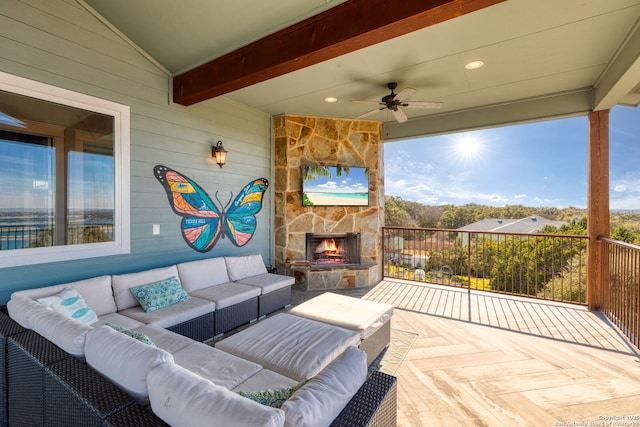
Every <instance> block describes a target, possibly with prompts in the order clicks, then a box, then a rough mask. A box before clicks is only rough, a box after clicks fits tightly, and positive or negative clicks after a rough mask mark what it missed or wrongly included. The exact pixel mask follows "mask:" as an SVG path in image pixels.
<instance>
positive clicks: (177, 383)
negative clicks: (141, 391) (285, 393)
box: [147, 364, 284, 427]
mask: <svg viewBox="0 0 640 427" xmlns="http://www.w3.org/2000/svg"><path fill="white" fill-rule="evenodd" d="M147 383H148V384H149V401H150V402H151V409H152V410H153V412H154V413H155V414H156V415H157V416H158V417H160V418H161V419H162V420H164V421H165V422H166V423H168V424H170V425H171V426H173V427H182V426H184V427H201V426H202V427H204V426H207V427H210V426H227V427H231V426H252V427H253V426H257V427H259V426H264V427H277V426H282V425H284V413H283V412H282V411H281V410H280V409H276V408H271V407H268V406H264V405H260V404H259V403H256V402H254V401H252V400H250V399H247V398H246V397H242V396H240V395H239V394H237V393H234V392H232V391H230V390H228V389H226V388H224V387H221V386H218V385H215V384H213V383H212V382H211V381H209V380H207V379H204V378H202V377H200V376H199V375H196V374H194V373H193V372H191V371H189V370H187V369H185V368H183V367H181V366H179V365H176V364H163V365H160V366H157V367H155V368H153V369H152V370H151V371H150V372H149V375H148V376H147Z"/></svg>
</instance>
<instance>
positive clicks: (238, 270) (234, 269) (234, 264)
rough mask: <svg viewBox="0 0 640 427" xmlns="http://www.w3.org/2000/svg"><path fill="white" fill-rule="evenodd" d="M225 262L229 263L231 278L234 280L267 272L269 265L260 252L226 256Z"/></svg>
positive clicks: (228, 270)
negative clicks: (266, 264) (266, 265)
mask: <svg viewBox="0 0 640 427" xmlns="http://www.w3.org/2000/svg"><path fill="white" fill-rule="evenodd" d="M225 262H226V263H227V273H228V274H229V279H231V280H232V281H236V280H241V279H244V278H245V277H251V276H257V275H258V274H264V273H266V272H267V267H265V265H264V261H263V260H262V255H260V254H254V255H245V256H234V257H225Z"/></svg>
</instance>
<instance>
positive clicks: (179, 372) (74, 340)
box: [3, 256, 395, 426]
mask: <svg viewBox="0 0 640 427" xmlns="http://www.w3.org/2000/svg"><path fill="white" fill-rule="evenodd" d="M258 261H260V262H258ZM227 266H231V268H230V269H227ZM260 266H261V268H260ZM223 267H224V268H223ZM264 269H265V268H264V264H263V263H262V262H261V258H259V256H249V257H227V258H216V259H211V260H200V261H192V262H189V263H182V264H179V265H174V266H169V267H162V268H156V269H151V270H146V271H142V272H137V273H128V274H121V275H114V276H100V277H96V278H92V279H87V280H83V281H78V282H73V283H67V284H61V285H54V286H47V287H44V288H39V289H31V290H26V291H19V292H15V293H14V294H13V295H12V297H11V300H10V301H9V303H8V304H7V309H8V311H9V314H10V316H11V317H12V318H14V319H15V320H17V321H18V323H19V324H20V325H21V326H23V327H25V328H26V329H27V330H26V331H25V332H21V333H22V334H27V333H31V334H34V333H35V332H37V334H35V335H36V336H39V337H41V338H42V340H43V341H44V342H47V343H51V345H53V346H54V347H55V348H58V349H59V352H60V354H61V357H62V355H66V356H65V357H69V356H73V357H74V358H75V360H77V361H78V362H79V363H80V364H79V365H73V366H88V367H90V368H92V369H93V370H95V371H97V372H98V373H100V374H101V375H103V376H104V377H105V378H107V379H108V380H109V381H110V383H112V384H115V385H116V386H117V387H118V388H120V389H121V390H123V391H125V392H126V394H127V395H128V396H130V397H131V399H132V400H133V401H135V402H136V404H138V405H147V404H148V403H149V401H151V405H152V409H153V410H154V413H155V414H156V415H158V416H159V417H160V418H161V419H163V420H164V421H166V422H169V423H172V424H173V423H174V421H173V420H180V421H179V422H178V421H176V422H177V424H176V425H181V424H180V423H183V424H182V425H197V423H196V422H195V421H194V419H193V418H192V417H193V416H195V414H197V413H199V412H198V411H202V414H203V417H204V418H202V420H208V424H209V425H210V424H215V423H214V422H213V421H212V420H215V419H219V420H225V424H230V425H234V424H243V423H244V421H243V420H249V421H247V423H245V424H247V425H258V426H259V425H305V424H301V423H302V421H300V419H298V418H296V417H302V418H304V417H303V416H302V415H300V414H304V413H309V414H311V413H313V411H314V410H316V411H318V414H315V415H313V416H311V417H310V418H309V420H314V421H312V422H313V423H315V422H316V421H317V420H324V419H325V418H326V417H330V418H326V419H327V420H329V421H331V420H334V419H337V418H339V419H341V420H342V419H344V420H349V421H347V422H346V424H349V425H360V424H361V423H360V422H355V423H354V422H352V421H351V420H352V418H351V417H354V416H356V415H354V413H353V412H352V410H357V411H361V409H356V407H355V406H353V408H352V409H349V410H347V409H345V411H344V414H340V411H341V410H342V409H343V408H344V407H345V406H347V407H349V408H351V407H352V405H356V402H355V401H354V402H353V403H352V399H353V396H354V395H355V394H356V391H358V389H359V388H360V387H361V386H363V384H364V383H365V381H366V378H365V377H362V378H361V377H360V374H359V372H360V371H361V369H359V368H358V369H355V370H354V367H355V366H356V365H354V363H356V364H357V363H360V362H354V360H355V359H353V358H354V357H355V358H356V359H357V360H360V359H362V365H363V367H364V368H363V369H364V371H365V372H366V362H365V360H366V357H365V355H364V353H362V352H361V351H360V350H358V349H356V348H355V346H357V345H358V344H359V343H360V334H359V333H358V332H356V331H350V330H347V329H343V328H339V327H336V326H333V325H329V324H327V323H322V322H317V321H314V320H310V319H305V318H302V317H298V316H293V315H290V314H286V313H281V314H276V315H274V316H272V317H269V318H266V319H264V320H261V321H259V322H257V323H256V324H254V325H251V326H250V327H248V328H246V329H244V330H243V331H240V332H238V333H236V334H233V335H231V336H230V337H228V338H227V339H224V340H222V341H220V342H219V343H218V344H219V346H218V345H216V347H213V346H210V345H206V344H203V343H202V342H198V340H200V341H205V340H207V339H210V338H211V337H212V336H213V335H214V334H215V333H220V330H216V329H215V328H213V324H214V323H217V320H218V318H215V321H214V313H222V315H221V317H220V319H221V322H220V323H221V324H222V325H223V326H222V328H223V329H222V332H226V331H227V329H224V328H226V327H229V324H230V323H229V322H231V323H233V322H237V321H238V319H249V321H252V319H257V318H258V310H257V306H256V303H257V301H258V298H259V297H261V296H264V295H269V294H273V293H277V292H280V291H282V290H284V289H286V290H287V291H288V292H287V293H288V296H285V297H283V296H282V295H280V296H278V298H277V300H278V301H277V305H278V306H279V307H283V306H286V305H289V301H290V300H289V298H290V289H288V288H289V287H290V285H286V283H287V282H288V281H289V279H287V280H283V279H282V276H280V275H276V274H272V273H265V272H264ZM229 271H230V272H231V273H229ZM252 272H254V273H257V274H251V273H252ZM269 275H270V276H269ZM207 277H208V279H207ZM232 278H237V279H239V280H246V281H248V282H251V281H254V283H256V284H258V283H259V284H260V286H253V285H251V284H250V283H238V282H233V281H232ZM167 279H169V282H171V286H173V287H175V286H179V287H180V288H181V289H184V291H185V292H186V293H188V298H186V299H185V298H182V300H181V301H179V302H176V301H173V302H172V303H171V304H169V305H168V306H166V307H162V308H158V309H156V310H153V311H145V310H144V308H143V307H142V306H141V305H140V304H139V301H138V300H137V299H136V298H135V297H134V296H133V295H132V294H131V292H130V291H129V289H130V288H131V287H139V286H145V287H146V286H147V285H149V284H151V287H153V288H154V291H155V287H156V285H155V283H156V282H163V281H166V280H167ZM270 280H273V282H271V283H272V284H270ZM283 284H284V285H283ZM283 286H284V287H283ZM160 288H162V287H160ZM163 289H164V288H163ZM163 289H160V290H161V291H162V290H163ZM127 292H129V294H127ZM198 295H207V296H209V297H211V295H216V298H217V299H216V300H215V301H213V300H207V299H204V298H200V297H199V296H198ZM145 297H146V295H145ZM164 297H165V296H164V295H160V298H163V300H165V298H164ZM38 300H41V301H40V302H39V301H38ZM63 300H65V301H67V302H73V303H74V304H75V303H77V304H78V307H74V310H70V311H69V310H67V311H65V310H58V311H55V310H53V307H48V306H47V305H45V304H43V303H47V304H49V305H51V304H56V303H58V302H60V301H63ZM166 300H167V301H171V300H172V298H170V295H169V298H166ZM61 305H62V304H61ZM156 305H157V304H156V303H155V302H154V301H151V304H150V306H156ZM86 310H92V311H93V312H95V316H87V318H88V319H89V322H88V323H90V324H87V323H82V321H81V320H82V319H79V318H75V319H72V318H71V317H69V316H75V313H76V312H77V311H81V312H83V313H84V312H85V311H86ZM238 311H240V312H242V314H241V316H238V315H236V314H235V312H238ZM227 313H231V315H227ZM193 322H196V323H198V325H197V327H193V325H192V324H193ZM185 325H186V326H185ZM202 326H204V327H205V328H207V329H208V331H207V333H205V334H204V335H201V334H200V329H201V327H202ZM180 328H185V331H184V333H183V331H181V330H180ZM29 329H31V330H32V331H29ZM196 329H197V332H194V330H196ZM176 332H178V333H176ZM38 334H39V335H38ZM256 337H257V338H258V339H256ZM200 338H202V339H200ZM245 338H248V341H247V340H245ZM16 339H17V337H16ZM251 341H253V347H254V348H250V347H252V346H251V345H250V342H251ZM232 344H233V345H232ZM58 346H59V347H58ZM225 346H228V347H229V349H230V350H231V349H233V351H227V350H226V349H225V348H224V347H225ZM350 348H351V349H352V350H349V349H350ZM20 351H21V352H23V353H25V354H26V355H27V357H26V358H23V357H22V356H20V357H21V359H20V360H21V361H22V362H20V363H21V365H20V366H19V369H17V370H14V371H13V372H14V374H13V378H14V379H16V378H17V377H18V376H22V375H25V376H32V375H34V374H35V375H36V376H39V375H41V374H40V373H37V374H36V372H42V371H44V372H45V373H47V372H49V371H50V370H51V372H50V373H48V374H46V377H47V378H48V381H49V382H50V384H52V387H53V388H54V389H64V390H71V389H70V388H69V387H76V386H71V385H69V381H71V382H72V383H73V380H72V379H70V378H67V377H66V375H70V373H68V374H65V378H59V377H58V376H57V375H58V374H56V373H55V372H53V369H54V367H53V366H52V367H51V368H49V366H48V365H47V363H50V362H46V360H47V359H44V361H43V362H40V361H38V360H31V358H30V357H29V356H28V353H29V352H30V351H31V350H30V347H25V348H22V349H20ZM354 352H355V354H360V355H362V356H354V355H353V354H354ZM347 354H350V356H349V357H347V356H345V355H347ZM38 357H39V356H38ZM12 360H14V362H12ZM15 360H18V359H15V358H12V359H11V360H10V361H9V362H8V364H7V365H5V366H4V369H10V367H9V364H11V365H14V364H15V363H16V362H15ZM57 360H62V359H60V358H58V359H56V361H57ZM25 362H26V363H25ZM344 363H347V364H350V365H351V366H347V367H345V368H343V369H344V370H346V371H345V372H349V373H351V374H353V375H355V377H350V378H351V379H348V378H346V377H344V378H340V375H345V374H340V375H336V374H332V373H331V372H333V371H334V370H337V371H341V369H340V368H339V367H337V365H338V366H339V365H340V364H344ZM336 364H337V365H336ZM67 365H68V364H65V368H64V372H68V369H71V368H70V367H66V366H67ZM69 366H72V365H69ZM60 367H61V368H62V366H60ZM16 368H18V365H16ZM4 369H3V371H4ZM12 369H13V368H12ZM55 369H57V368H55ZM34 370H35V371H34ZM325 370H327V372H326V373H324V374H323V372H324V371H325ZM56 372H57V371H56ZM60 372H62V371H60ZM152 372H156V374H154V375H152V374H151V373H152ZM158 372H164V373H165V374H167V375H169V374H170V375H169V376H171V375H173V376H174V377H176V378H180V381H178V384H176V387H170V386H169V384H170V381H169V380H168V379H169V377H167V378H165V380H166V381H163V380H161V379H160V377H161V375H159V374H158ZM185 372H186V374H185ZM381 375H382V376H384V374H379V375H375V376H373V377H374V378H378V377H380V376H381ZM25 378H26V377H25ZM152 378H154V379H153V380H152ZM185 378H186V379H187V380H188V381H186V380H185ZM331 378H333V379H334V380H339V381H343V382H344V381H346V382H344V384H343V383H340V384H332V383H330V382H329V383H326V381H327V380H328V379H331ZM353 378H355V379H353ZM189 379H190V380H189ZM309 379H311V380H310V381H308V382H306V381H307V380H309ZM152 381H160V383H161V384H163V386H164V388H163V387H158V390H157V391H158V393H160V395H159V396H156V397H157V398H158V399H163V398H166V397H167V396H174V398H173V399H179V400H180V399H183V398H185V396H187V395H190V393H191V391H189V392H187V394H185V395H180V396H181V397H175V396H176V395H175V394H173V393H175V392H176V390H182V389H181V388H180V387H181V386H182V385H183V383H182V381H186V383H190V382H191V381H195V382H194V383H193V384H192V385H193V386H194V387H196V386H197V387H204V388H202V390H203V392H205V393H210V392H211V393H213V392H215V393H214V394H215V397H212V398H214V400H215V399H218V400H216V401H217V402H218V404H217V405H211V401H210V400H209V405H208V408H207V407H198V406H197V405H195V403H196V402H200V401H201V400H200V398H194V400H193V401H191V399H188V400H187V401H185V402H178V403H177V404H176V405H177V406H176V407H175V408H174V407H173V406H172V404H174V403H175V400H173V401H172V404H169V403H168V402H167V401H164V402H163V404H162V405H163V406H162V407H158V406H157V403H156V406H155V407H154V406H153V405H154V404H153V400H154V399H153V398H152V397H151V394H150V393H153V391H152V390H151V389H150V384H151V382H152ZM372 381H373V380H372ZM367 383H368V386H367V387H368V388H369V387H378V386H377V380H376V382H369V381H367ZM12 384H14V386H13V387H14V393H13V395H16V393H17V391H15V390H17V388H16V387H17V385H15V384H16V381H13V382H12ZM29 384H31V383H29ZM154 384H155V383H154ZM323 384H324V385H323ZM374 384H376V385H374ZM394 384H395V383H394V382H391V383H390V382H386V383H384V384H382V385H381V387H383V388H386V390H387V391H385V392H384V393H383V395H382V397H381V399H383V400H384V401H387V400H388V399H391V398H392V399H395V394H393V395H390V394H389V395H387V394H388V392H389V390H390V389H391V387H394ZM344 387H346V388H344ZM89 389H90V388H89ZM89 389H87V390H89ZM269 389H273V390H279V392H278V393H280V394H278V393H276V394H275V395H276V396H289V395H291V393H292V392H293V390H294V389H295V390H296V391H295V393H293V395H291V396H292V397H293V396H296V395H297V394H298V393H302V394H301V396H307V397H305V398H304V399H303V398H300V397H298V400H295V401H293V402H298V403H296V404H295V405H294V404H293V403H290V404H289V405H288V407H289V408H288V409H287V410H284V409H283V410H281V409H274V408H268V407H264V406H263V405H261V404H259V403H257V402H255V401H253V400H251V399H250V398H247V397H244V396H240V395H239V394H237V392H242V393H244V394H245V395H247V396H254V395H256V396H261V395H268V394H269V393H266V394H265V390H269ZM189 390H191V389H189ZM212 390H213V392H212ZM287 390H289V391H288V394H287V393H286V391H287ZM334 390H335V391H336V393H333V391H334ZM344 390H348V392H344ZM394 390H395V389H394ZM92 393H93V392H92ZM163 393H164V394H163ZM360 394H361V395H362V393H360ZM31 395H32V396H33V398H34V402H31V401H30V403H29V405H31V406H34V407H36V408H35V412H34V417H35V418H33V419H34V420H43V419H45V418H46V413H45V411H46V410H45V409H44V408H45V407H48V408H51V406H52V405H53V406H64V405H66V404H67V402H66V401H65V402H56V403H53V402H54V396H48V397H47V396H45V397H43V398H41V397H39V395H38V394H37V393H35V394H33V393H32V394H31ZM362 396H364V395H362ZM392 396H393V397H392ZM279 398H280V397H279ZM361 398H362V397H361ZM367 398H369V397H367ZM42 399H44V401H42ZM283 399H284V398H280V401H279V403H282V400H283ZM94 401H95V399H88V400H87V399H85V398H83V397H80V396H78V399H76V398H75V396H74V397H73V398H71V399H70V401H69V402H68V404H70V405H78V404H80V405H81V406H84V405H94V403H91V402H94ZM205 401H206V399H205V400H202V402H205ZM78 402H82V403H78ZM315 402H317V403H315ZM285 403H287V402H285ZM10 404H11V403H10ZM14 404H15V403H14ZM192 405H195V406H192ZM386 405H388V404H386ZM393 405H395V401H394V402H393ZM23 406H24V405H23ZM116 406H117V407H118V408H124V407H125V406H126V405H121V404H120V403H118V404H117V405H116ZM283 406H284V404H283ZM227 407H228V408H234V410H233V411H232V412H231V413H229V412H225V409H224V408H227ZM157 408H159V409H158V411H156V409H157ZM239 408H245V409H243V410H241V412H242V413H241V414H238V413H237V411H238V410H240V409H239ZM173 409H176V410H177V411H178V412H179V413H180V411H186V413H188V414H189V415H188V417H186V418H184V417H183V418H180V416H178V417H177V418H174V417H175V416H176V412H175V411H174V410H173ZM263 409H264V410H263ZM272 409H273V410H272ZM49 410H51V409H49ZM69 410H72V409H69ZM120 410H122V411H123V413H124V411H125V409H118V411H120ZM126 411H127V412H131V414H130V415H131V416H134V417H142V418H145V417H146V415H145V412H148V411H145V410H142V412H139V411H138V410H136V409H127V410H126ZM243 411H244V412H243ZM90 412H91V413H92V414H93V415H91V416H92V417H95V416H96V413H102V412H101V411H100V410H98V411H97V412H95V411H94V410H93V409H90ZM368 412H369V415H370V416H372V417H373V416H374V415H375V414H376V413H378V410H377V409H375V407H374V408H373V409H372V410H369V411H368ZM5 413H6V412H5ZM9 413H11V411H9ZM17 413H18V412H16V411H14V414H17ZM36 413H37V414H36ZM182 413H185V412H182ZM287 413H291V419H292V420H296V421H290V422H288V421H287V420H286V418H287V415H286V414H287ZM20 414H21V415H20V417H21V418H20V419H23V418H24V419H27V420H29V419H31V418H30V417H31V416H30V414H29V412H28V411H23V412H20ZM230 414H233V415H234V417H235V418H233V417H232V418H229V415H230ZM260 414H263V415H265V417H264V418H263V417H262V415H260ZM274 414H276V415H274ZM283 414H284V415H283ZM296 414H298V415H296ZM339 414H340V415H339ZM36 415H37V416H36ZM108 415H109V416H108V418H109V425H118V424H114V422H115V420H117V419H119V418H117V417H116V415H117V414H115V413H113V414H108ZM127 416H129V415H127ZM195 417H196V418H197V416H195ZM218 417H220V418H218ZM323 417H325V418H323ZM80 418H82V417H80ZM99 418H100V419H105V418H106V415H100V416H99ZM142 418H140V419H142ZM16 419H17V418H16ZM122 419H123V420H124V419H126V417H125V416H124V414H123V416H122ZM155 419H156V420H157V421H158V422H160V424H162V422H161V421H160V419H158V418H155ZM122 422H125V421H122ZM203 422H204V421H203ZM322 422H324V421H322ZM36 423H37V422H36ZM99 423H100V422H99ZM185 423H186V424H185ZM160 424H158V425H160ZM120 425H128V424H126V422H125V424H120ZM150 425H156V424H155V421H153V422H152V424H150ZM307 425H322V424H307Z"/></svg>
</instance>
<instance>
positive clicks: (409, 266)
mask: <svg viewBox="0 0 640 427" xmlns="http://www.w3.org/2000/svg"><path fill="white" fill-rule="evenodd" d="M586 248H587V236H581V235H564V234H525V233H499V232H484V231H458V230H448V229H435V228H406V227H383V276H384V277H393V278H401V279H408V280H416V281H423V282H429V283H437V284H443V285H449V286H457V287H464V288H468V289H476V290H482V291H489V292H499V293H505V294H510V295H519V296H526V297H531V298H538V299H544V300H553V301H563V302H569V303H574V304H583V305H584V304H586V302H587V301H586V272H587V271H586Z"/></svg>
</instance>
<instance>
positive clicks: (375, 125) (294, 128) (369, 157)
mask: <svg viewBox="0 0 640 427" xmlns="http://www.w3.org/2000/svg"><path fill="white" fill-rule="evenodd" d="M274 142H275V156H274V157H275V165H274V166H275V167H274V170H275V177H274V178H275V179H274V186H273V189H274V198H275V216H274V221H275V254H274V255H275V256H274V261H275V266H276V268H277V269H278V270H279V271H282V272H288V273H290V274H293V275H294V277H295V278H296V287H297V288H298V289H301V290H323V289H346V288H363V287H370V286H373V285H375V284H377V283H378V282H379V281H380V280H381V267H380V266H381V258H382V238H381V236H380V232H381V228H382V226H383V224H384V206H383V204H384V185H383V174H382V164H383V163H382V159H383V151H382V141H381V125H380V123H379V122H374V121H368V120H344V119H327V118H317V117H301V116H279V117H275V118H274ZM302 165H318V166H323V165H327V166H345V167H349V166H353V167H368V168H369V206H303V205H302ZM307 233H319V234H323V233H327V234H328V233H357V234H359V240H360V248H359V249H360V264H351V263H350V264H347V265H311V263H306V264H305V263H304V261H306V258H307V240H306V235H307ZM291 261H294V262H291ZM298 261H300V262H298Z"/></svg>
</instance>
